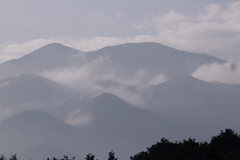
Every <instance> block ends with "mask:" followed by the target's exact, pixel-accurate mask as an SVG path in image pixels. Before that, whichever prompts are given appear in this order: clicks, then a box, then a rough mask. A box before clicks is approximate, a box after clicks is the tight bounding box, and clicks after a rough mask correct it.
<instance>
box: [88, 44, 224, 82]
mask: <svg viewBox="0 0 240 160" xmlns="http://www.w3.org/2000/svg"><path fill="white" fill-rule="evenodd" d="M86 56H87V59H88V61H93V60H94V59H97V58H98V57H109V58H110V59H111V61H112V63H113V64H114V65H116V66H117V67H119V68H121V71H123V72H129V73H134V72H136V71H138V70H141V69H143V70H144V69H147V71H148V72H149V73H150V75H155V74H164V75H167V76H168V77H169V78H172V77H175V76H178V75H189V74H191V73H192V72H193V71H195V70H196V69H197V68H198V67H199V66H201V65H203V64H211V63H219V64H222V63H225V62H226V61H224V60H221V59H219V58H216V57H213V56H210V55H207V54H198V53H190V52H186V51H180V50H177V49H173V48H170V47H168V46H165V45H162V44H159V43H153V42H145V43H128V44H122V45H117V46H109V47H104V48H102V49H100V50H97V51H93V52H88V53H87V54H86Z"/></svg>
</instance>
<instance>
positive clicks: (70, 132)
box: [0, 110, 85, 159]
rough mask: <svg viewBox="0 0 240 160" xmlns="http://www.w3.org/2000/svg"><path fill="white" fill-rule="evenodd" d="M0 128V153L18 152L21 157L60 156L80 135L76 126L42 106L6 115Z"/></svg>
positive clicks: (42, 157) (66, 151)
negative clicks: (54, 115)
mask: <svg viewBox="0 0 240 160" xmlns="http://www.w3.org/2000/svg"><path fill="white" fill-rule="evenodd" d="M0 130H1V132H0V141H1V144H0V150H1V153H4V154H5V155H8V156H9V155H12V154H17V156H18V157H19V158H20V159H21V158H35V159H44V158H46V157H49V156H55V155H56V156H62V154H64V153H69V150H67V148H68V147H71V146H76V144H74V143H73V142H74V140H75V141H76V140H77V141H79V140H78V139H79V138H80V137H81V136H80V134H79V132H78V131H77V130H76V129H74V128H73V127H71V126H68V125H67V124H65V123H63V122H61V121H60V120H58V119H56V118H54V117H53V116H51V115H50V114H48V113H47V112H45V111H41V110H35V111H25V112H23V113H20V114H17V115H14V116H12V117H10V118H7V119H5V120H3V121H2V122H1V123H0ZM81 141H82V142H83V143H84V142H85V141H84V139H83V140H81ZM73 148H74V147H73Z"/></svg>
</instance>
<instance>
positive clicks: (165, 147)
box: [130, 129, 240, 160]
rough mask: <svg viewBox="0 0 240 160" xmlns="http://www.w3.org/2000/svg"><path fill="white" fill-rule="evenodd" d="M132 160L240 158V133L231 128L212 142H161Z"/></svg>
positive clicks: (222, 132) (217, 159)
mask: <svg viewBox="0 0 240 160" xmlns="http://www.w3.org/2000/svg"><path fill="white" fill-rule="evenodd" d="M130 159H131V160H240V135H238V134H237V133H235V132H234V131H233V130H231V129H226V130H225V131H221V133H220V134H219V135H218V136H213V137H212V139H211V141H210V143H208V142H206V141H205V142H196V141H195V139H191V138H189V139H188V140H183V141H182V142H170V141H169V140H167V139H165V138H162V139H161V141H160V142H157V143H156V144H154V145H152V146H151V147H150V148H147V151H145V152H140V153H138V154H136V155H135V156H133V157H131V158H130Z"/></svg>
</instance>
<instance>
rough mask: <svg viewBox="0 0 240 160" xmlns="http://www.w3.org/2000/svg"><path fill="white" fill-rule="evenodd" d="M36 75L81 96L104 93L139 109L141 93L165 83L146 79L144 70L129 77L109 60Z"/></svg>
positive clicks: (159, 77) (159, 78) (161, 79)
mask: <svg viewBox="0 0 240 160" xmlns="http://www.w3.org/2000/svg"><path fill="white" fill-rule="evenodd" d="M39 74H40V75H41V76H43V77H46V78H48V79H51V80H53V81H56V82H58V83H61V84H64V85H66V86H68V87H71V88H73V89H75V90H77V91H79V92H81V93H82V95H83V96H96V95H99V94H102V93H106V92H108V93H113V94H115V95H116V96H119V97H120V98H122V99H124V100H126V101H127V102H129V103H131V104H134V105H137V106H142V105H143V101H142V97H141V92H142V90H144V89H145V88H146V87H148V86H149V85H154V84H160V83H163V82H165V81H166V77H165V76H163V75H161V74H158V75H154V76H150V75H149V74H148V71H147V70H139V71H137V72H135V73H132V74H125V73H122V72H120V71H119V70H118V69H117V68H114V65H112V62H111V60H110V58H109V57H100V58H98V59H96V60H94V61H92V62H86V63H85V64H84V65H83V66H82V67H72V68H63V69H57V70H53V71H45V72H42V73H39Z"/></svg>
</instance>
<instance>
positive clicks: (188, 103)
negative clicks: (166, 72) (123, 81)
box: [146, 76, 240, 134]
mask: <svg viewBox="0 0 240 160" xmlns="http://www.w3.org/2000/svg"><path fill="white" fill-rule="evenodd" d="M146 94H148V100H146V101H147V104H148V107H149V108H150V110H152V111H154V112H157V113H158V114H160V115H164V116H166V117H168V118H170V119H172V120H175V121H177V122H180V123H183V124H186V125H187V126H188V127H191V128H193V129H195V130H201V133H204V132H205V133H206V134H207V132H208V133H210V132H212V133H215V132H217V130H220V129H223V128H233V129H236V130H237V131H239V129H238V127H237V126H238V124H237V122H238V121H239V120H240V118H239V116H238V114H237V113H239V111H240V108H239V105H240V100H239V95H240V85H237V84H234V85H230V84H222V83H218V82H205V81H202V80H198V79H196V78H193V77H191V76H179V77H176V78H173V79H171V80H169V81H167V82H165V83H162V84H159V85H155V86H152V87H151V89H150V90H148V92H147V93H146ZM203 131H204V132H203ZM205 133H204V134H205Z"/></svg>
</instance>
